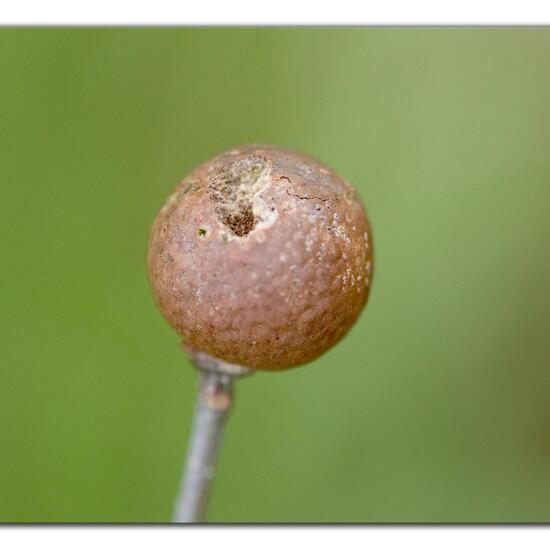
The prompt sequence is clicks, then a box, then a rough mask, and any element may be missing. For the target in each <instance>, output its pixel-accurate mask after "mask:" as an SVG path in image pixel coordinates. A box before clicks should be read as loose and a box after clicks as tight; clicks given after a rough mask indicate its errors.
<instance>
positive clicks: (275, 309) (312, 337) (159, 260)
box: [148, 145, 373, 370]
mask: <svg viewBox="0 0 550 550" xmlns="http://www.w3.org/2000/svg"><path fill="white" fill-rule="evenodd" d="M148 268H149V279H150V282H151V286H152V289H153V292H154V295H155V299H156V301H157V304H158V306H159V308H160V309H161V311H162V313H163V315H164V316H165V317H166V319H167V320H168V322H169V323H170V324H171V325H172V326H173V327H174V329H175V330H176V331H177V332H178V333H179V334H181V336H182V337H183V339H184V341H185V343H186V344H189V345H191V346H193V347H195V348H197V349H199V350H202V351H204V352H207V353H209V354H211V355H213V356H215V357H218V358H220V359H223V360H224V361H227V362H229V363H237V364H240V365H244V366H247V367H251V368H254V369H258V370H281V369H287V368H290V367H294V366H297V365H301V364H303V363H307V362H309V361H311V360H312V359H314V358H316V357H318V356H319V355H321V354H322V353H323V352H325V351H326V350H327V349H329V348H330V347H331V346H333V345H334V344H336V343H337V342H338V341H339V340H340V339H341V338H342V337H343V336H344V335H345V334H346V332H348V330H349V329H350V328H351V326H352V325H353V323H354V321H355V320H356V318H357V316H358V315H359V313H360V311H361V310H362V309H363V307H364V305H365V303H366V301H367V298H368V294H369V289H370V285H371V280H372V269H373V258H372V236H371V230H370V227H369V223H368V220H367V217H366V215H365V211H364V209H363V206H362V204H361V201H360V200H359V198H358V197H357V194H356V192H355V190H354V189H353V187H351V185H350V184H349V183H348V182H347V181H346V180H344V179H343V178H342V177H340V176H338V175H337V174H335V173H334V172H333V171H332V170H330V169H329V168H327V167H326V166H325V165H323V164H322V163H321V162H320V161H318V160H317V159H315V158H313V157H311V156H309V155H306V154H304V153H300V152H297V151H294V150H289V149H280V148H275V147H268V146H261V145H251V146H245V147H240V148H238V149H234V150H230V151H227V152H225V153H222V154H221V155H219V156H217V157H215V158H214V159H212V160H210V161H209V162H206V163H205V164H203V165H201V166H199V167H198V168H197V169H196V170H194V171H193V172H191V173H190V174H189V175H188V176H187V177H186V178H185V179H184V180H183V181H182V182H181V183H180V184H179V185H178V186H177V188H176V189H175V190H174V192H173V193H172V195H171V196H170V197H169V199H168V201H167V202H166V204H165V205H164V207H163V208H162V210H161V211H160V213H159V215H158V217H157V219H156V220H155V223H154V225H153V228H152V231H151V237H150V241H149V251H148Z"/></svg>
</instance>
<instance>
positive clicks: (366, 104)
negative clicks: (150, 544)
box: [0, 28, 550, 522]
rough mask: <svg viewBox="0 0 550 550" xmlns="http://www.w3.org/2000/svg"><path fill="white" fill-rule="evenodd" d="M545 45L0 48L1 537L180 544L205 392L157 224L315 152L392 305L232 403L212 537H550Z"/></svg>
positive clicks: (375, 40)
mask: <svg viewBox="0 0 550 550" xmlns="http://www.w3.org/2000/svg"><path fill="white" fill-rule="evenodd" d="M549 59H550V29H496V28H491V29H485V28H475V29H464V28H440V29H438V28H429V29H428V28H394V29H383V28H371V29H351V28H350V29H299V28H295V29H252V28H250V29H115V28H112V29H91V28H88V29H53V28H51V29H2V30H0V67H1V78H0V105H1V107H0V128H1V130H0V180H1V189H2V194H1V200H0V229H1V235H2V237H1V239H2V269H1V270H0V285H1V286H0V288H1V289H2V300H1V308H0V311H1V314H0V335H1V336H0V338H1V343H0V372H1V383H0V449H1V450H0V521H4V522H88V521H90V522H166V521H168V520H169V519H170V515H171V509H172V503H173V499H174V496H175V494H176V490H177V486H178V483H179V477H180V473H181V467H182V461H183V458H184V454H185V449H186V442H187V437H188V435H189V430H190V422H191V417H192V411H193V405H194V398H195V391H196V376H195V372H194V371H193V369H192V368H191V366H190V364H189V363H188V361H187V360H186V358H185V357H184V355H183V353H182V351H181V350H180V349H179V347H178V345H179V340H178V337H177V336H176V335H175V334H174V333H173V332H172V330H171V329H170V328H169V327H168V325H167V324H166V323H165V322H164V320H163V319H162V317H161V316H160V314H159V312H158V311H157V309H156V307H155V305H154V303H153V299H152V297H151V293H150V290H149V287H148V281H147V275H146V267H145V255H146V246H147V239H148V232H149V228H150V225H151V223H152V221H153V219H154V217H155V216H156V214H157V212H158V210H159V209H160V207H161V205H162V204H163V202H164V200H165V198H166V197H167V195H168V194H169V193H170V191H171V189H172V188H173V187H174V186H175V185H176V184H177V183H178V182H179V181H180V180H181V179H182V178H183V176H184V175H185V174H186V173H187V172H188V171H189V170H190V169H192V168H193V167H195V166H196V165H197V164H198V163H200V162H203V161H205V160H207V159H208V158H210V157H212V156H214V155H215V154H217V153H218V152H220V151H222V150H224V149H226V148H229V147H233V146H235V145H239V144H243V143H249V142H254V143H268V144H275V145H282V146H288V147H296V148H299V149H302V150H305V151H307V152H309V153H312V154H314V155H316V156H318V157H320V158H321V159H322V160H324V161H325V162H326V163H327V164H329V165H330V166H332V167H334V168H335V169H336V170H338V171H339V172H340V173H342V174H343V175H344V176H345V177H346V178H347V179H349V180H350V181H351V182H353V184H354V185H355V186H357V188H358V189H359V191H360V195H361V196H362V198H363V199H364V201H365V204H366V207H367V210H368V212H369V216H370V218H371V222H372V225H373V229H374V239H375V252H376V263H375V277H374V284H373V289H372V293H371V298H370V302H369V304H368V307H367V309H366V310H365V312H364V314H363V315H362V316H361V318H360V320H359V322H358V323H357V325H356V326H355V327H354V329H353V330H352V332H351V333H350V334H349V335H348V336H347V337H346V338H345V339H344V340H343V341H342V342H341V343H340V344H339V345H338V346H337V347H336V348H334V349H333V350H331V351H330V352H329V353H327V354H326V355H325V356H324V357H322V358H321V359H319V360H317V361H316V362H315V363H313V364H311V365H309V366H307V367H303V368H298V369H295V370H292V371H287V372H283V373H259V374H257V375H255V376H253V377H251V378H249V379H247V380H245V381H242V382H240V383H239V384H238V396H237V404H236V408H235V410H234V413H233V416H232V419H231V422H230V423H229V426H228V431H227V434H226V435H227V437H226V439H225V443H224V446H223V451H222V455H221V459H220V465H219V473H218V477H217V480H216V484H215V487H214V491H213V494H212V499H211V507H210V516H209V519H210V520H211V521H213V522H509V521H515V522H516V521H517V522H527V521H528V522H541V521H550V400H549V399H548V395H549V385H550V336H549V325H550V284H549V277H550V248H549V235H550V214H549V201H550V158H549V149H550V101H549V99H550V73H549Z"/></svg>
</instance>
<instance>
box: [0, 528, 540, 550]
mask: <svg viewBox="0 0 550 550" xmlns="http://www.w3.org/2000/svg"><path fill="white" fill-rule="evenodd" d="M548 542H549V530H548V529H547V528H540V527H530V528H528V527H501V528H495V527H492V528H491V527H436V526H434V527H317V528H314V527H248V528H246V527H200V526H186V527H183V526H174V527H148V528H144V527H133V528H130V527H118V528H117V527H93V528H90V527H82V528H79V527H64V528H63V527H49V528H44V527H27V528H10V527H4V528H3V529H0V544H1V545H2V548H17V549H19V548H27V547H28V548H33V549H34V548H40V549H44V550H49V549H50V548H51V549H52V550H65V549H67V550H74V549H75V548H78V550H98V548H100V549H101V550H107V549H110V548H113V549H117V550H120V549H121V548H130V549H131V550H141V549H143V550H150V549H151V548H162V550H183V549H189V550H191V549H193V550H195V549H197V550H208V549H210V548H215V549H216V550H220V549H223V550H232V549H238V550H258V548H261V549H262V550H271V549H273V550H280V549H281V548H285V549H288V550H292V549H305V550H307V549H316V550H324V549H325V548H327V549H329V548H330V549H333V548H336V549H341V548H345V549H346V550H355V549H357V550H359V549H361V550H364V549H365V548H369V549H392V548H399V549H400V550H401V549H407V550H416V549H418V550H431V549H434V550H441V549H442V548H444V549H445V550H464V549H468V550H472V549H476V548H480V549H483V550H486V549H488V548H498V550H508V549H514V550H516V549H517V548H529V550H538V549H539V548H540V549H541V550H542V549H543V548H544V549H545V550H546V548H548Z"/></svg>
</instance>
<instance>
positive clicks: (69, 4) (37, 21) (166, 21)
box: [0, 0, 550, 25]
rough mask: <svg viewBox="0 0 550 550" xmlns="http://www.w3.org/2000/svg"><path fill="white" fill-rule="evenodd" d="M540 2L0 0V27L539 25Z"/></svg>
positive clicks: (542, 17)
mask: <svg viewBox="0 0 550 550" xmlns="http://www.w3.org/2000/svg"><path fill="white" fill-rule="evenodd" d="M549 23H550V2H548V1H546V0H521V1H510V0H500V1H497V0H462V1H458V0H455V1H453V2H449V1H444V0H420V1H418V0H417V1H413V0H408V1H407V0H380V1H377V2H373V1H369V0H337V1H335V0H331V1H328V0H274V1H273V0H272V1H269V2H261V1H259V0H154V1H151V0H94V1H93V2H92V1H90V2H83V1H75V0H50V1H48V0H10V1H6V0H4V1H3V2H2V10H0V24H2V25H60V24H62V25H280V24H285V25H304V24H307V25H365V24H368V25H411V24H414V25H420V24H425V25H439V24H446V25H471V24H477V25H480V24H492V25H493V24H499V25H502V24H505V25H520V24H530V25H540V24H549Z"/></svg>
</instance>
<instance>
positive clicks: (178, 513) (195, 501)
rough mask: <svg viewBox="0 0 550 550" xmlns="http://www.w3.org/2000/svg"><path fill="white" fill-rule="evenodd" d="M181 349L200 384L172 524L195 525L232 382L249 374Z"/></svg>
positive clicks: (202, 506) (203, 505)
mask: <svg viewBox="0 0 550 550" xmlns="http://www.w3.org/2000/svg"><path fill="white" fill-rule="evenodd" d="M185 349H186V350H187V351H188V352H189V353H190V355H191V357H192V359H193V360H194V362H195V364H196V366H197V368H198V370H199V375H200V382H199V395H198V398H197V404H196V407H195V416H194V419H193V427H192V430H191V437H190V441H189V448H188V451H187V460H186V465H185V472H184V476H183V482H182V484H181V487H180V491H179V495H178V498H177V501H176V508H175V512H174V522H175V523H198V522H202V521H204V519H205V516H206V509H207V504H208V495H209V493H210V488H211V485H212V481H213V479H214V473H215V469H216V462H217V458H218V453H219V448H220V444H221V440H222V437H223V431H224V427H225V423H226V420H227V418H228V416H229V412H230V410H231V406H232V404H233V382H234V381H235V379H237V378H239V377H241V376H244V375H247V374H251V372H252V371H250V369H247V368H246V367H241V366H240V365H232V364H230V363H225V362H223V361H220V360H218V359H216V358H214V357H212V356H210V355H208V354H206V353H202V352H198V351H196V350H194V349H192V348H190V347H186V348H185Z"/></svg>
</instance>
